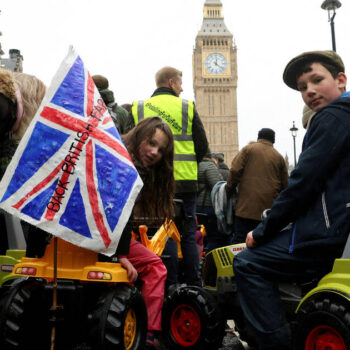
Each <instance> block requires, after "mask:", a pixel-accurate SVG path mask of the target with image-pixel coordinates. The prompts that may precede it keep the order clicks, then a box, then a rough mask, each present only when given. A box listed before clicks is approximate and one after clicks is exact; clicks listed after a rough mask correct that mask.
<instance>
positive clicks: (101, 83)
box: [92, 75, 109, 90]
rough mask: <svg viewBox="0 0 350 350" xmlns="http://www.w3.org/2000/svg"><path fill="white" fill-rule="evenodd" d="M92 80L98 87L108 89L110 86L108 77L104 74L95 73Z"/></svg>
mask: <svg viewBox="0 0 350 350" xmlns="http://www.w3.org/2000/svg"><path fill="white" fill-rule="evenodd" d="M92 80H93V81H94V83H95V85H96V86H97V89H99V90H105V89H108V86H109V83H108V79H107V78H105V77H104V76H103V75H93V76H92Z"/></svg>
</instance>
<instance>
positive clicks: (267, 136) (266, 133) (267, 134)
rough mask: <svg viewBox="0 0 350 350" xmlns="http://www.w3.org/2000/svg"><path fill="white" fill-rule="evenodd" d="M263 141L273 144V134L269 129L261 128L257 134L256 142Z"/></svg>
mask: <svg viewBox="0 0 350 350" xmlns="http://www.w3.org/2000/svg"><path fill="white" fill-rule="evenodd" d="M259 139H264V140H268V141H271V142H272V143H275V132H274V131H273V130H272V129H269V128H263V129H261V130H260V131H259V133H258V140H259Z"/></svg>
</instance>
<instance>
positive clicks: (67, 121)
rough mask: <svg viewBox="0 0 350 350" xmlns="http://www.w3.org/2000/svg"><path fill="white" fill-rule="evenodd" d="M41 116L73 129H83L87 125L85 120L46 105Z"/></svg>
mask: <svg viewBox="0 0 350 350" xmlns="http://www.w3.org/2000/svg"><path fill="white" fill-rule="evenodd" d="M40 116H41V117H43V118H45V119H47V120H49V121H50V122H53V123H56V124H58V125H61V126H63V127H64V128H67V129H69V130H73V131H81V130H82V129H83V128H84V126H86V121H85V120H80V119H78V118H74V117H71V116H70V115H69V114H66V113H63V112H60V111H58V110H57V109H54V108H51V107H44V109H43V110H42V112H41V114H40Z"/></svg>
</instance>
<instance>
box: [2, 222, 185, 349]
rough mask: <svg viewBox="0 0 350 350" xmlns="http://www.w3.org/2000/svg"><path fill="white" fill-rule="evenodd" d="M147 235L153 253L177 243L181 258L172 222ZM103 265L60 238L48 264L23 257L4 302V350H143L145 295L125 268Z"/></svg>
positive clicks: (142, 234)
mask: <svg viewBox="0 0 350 350" xmlns="http://www.w3.org/2000/svg"><path fill="white" fill-rule="evenodd" d="M147 230H148V228H147V226H139V235H140V237H141V241H142V242H143V244H144V245H145V246H146V247H147V248H148V249H150V250H151V251H153V252H154V253H156V254H157V255H159V256H160V255H161V254H162V252H163V250H164V247H165V244H166V241H167V240H168V238H170V237H171V238H172V239H173V240H174V241H175V242H177V244H178V247H179V256H180V257H181V249H180V246H179V243H180V234H179V232H178V230H177V228H176V225H175V224H174V222H173V221H172V220H170V221H166V222H165V223H164V224H163V225H162V226H161V227H160V228H159V229H158V230H157V232H156V233H155V235H154V236H153V237H152V239H149V238H148V236H147ZM55 251H56V254H55ZM98 260H99V258H98V254H97V253H95V252H93V251H90V250H87V249H84V248H80V247H78V246H75V245H73V244H70V243H68V242H66V241H64V240H61V239H59V238H53V239H51V242H50V244H49V245H48V246H47V247H46V250H45V254H44V256H43V257H42V258H26V257H23V258H22V260H21V261H20V263H18V264H16V265H15V267H14V269H13V273H12V274H11V275H10V276H11V279H12V280H11V282H12V283H8V284H7V285H6V286H4V288H3V290H4V291H3V295H2V297H1V298H0V348H1V349H29V348H35V349H45V350H46V349H48V348H49V347H50V344H51V346H52V344H54V346H55V349H65V350H66V349H72V348H74V347H76V346H84V344H85V345H86V346H88V348H89V349H90V348H92V349H123V350H124V349H125V350H135V349H143V347H144V344H145V339H146V332H147V312H146V307H145V304H144V301H143V298H142V296H141V293H140V291H139V289H138V288H136V287H135V286H133V285H132V284H130V283H129V281H128V279H127V273H126V270H125V269H124V268H123V267H122V266H121V265H120V264H119V263H116V262H100V261H98ZM55 265H56V269H55V268H54V266H55ZM38 330H40V336H38Z"/></svg>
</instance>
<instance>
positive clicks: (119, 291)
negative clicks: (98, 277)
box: [90, 284, 147, 350]
mask: <svg viewBox="0 0 350 350" xmlns="http://www.w3.org/2000/svg"><path fill="white" fill-rule="evenodd" d="M91 321H92V327H91V333H90V335H91V340H92V345H93V348H94V349H99V350H102V349H114V350H116V349H120V350H135V349H142V348H143V346H144V344H145V341H146V333H147V311H146V306H145V302H144V300H143V298H142V296H141V293H140V292H139V291H138V289H137V288H135V287H131V286H129V285H126V284H118V285H117V286H115V287H113V289H108V291H106V292H105V293H104V294H103V295H102V296H101V297H100V298H99V299H98V302H97V304H96V306H95V308H94V310H93V312H92V314H91Z"/></svg>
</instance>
